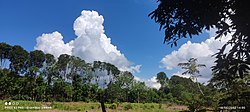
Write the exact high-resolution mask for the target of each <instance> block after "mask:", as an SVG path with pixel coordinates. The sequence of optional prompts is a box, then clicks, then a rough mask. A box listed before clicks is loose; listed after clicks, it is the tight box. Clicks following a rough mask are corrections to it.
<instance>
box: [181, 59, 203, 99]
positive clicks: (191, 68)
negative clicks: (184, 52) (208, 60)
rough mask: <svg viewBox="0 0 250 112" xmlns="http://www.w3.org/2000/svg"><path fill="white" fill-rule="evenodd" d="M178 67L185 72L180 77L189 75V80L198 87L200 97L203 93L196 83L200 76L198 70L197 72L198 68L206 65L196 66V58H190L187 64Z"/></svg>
mask: <svg viewBox="0 0 250 112" xmlns="http://www.w3.org/2000/svg"><path fill="white" fill-rule="evenodd" d="M178 66H180V67H181V68H182V69H185V70H186V71H185V72H183V73H182V75H186V74H188V75H190V78H191V79H192V80H193V81H196V83H197V85H198V88H199V90H200V92H201V94H202V95H204V94H203V92H202V90H201V88H200V85H199V83H198V81H197V78H198V77H199V76H201V75H199V73H200V72H199V70H198V67H205V66H206V65H204V64H197V59H196V58H190V59H189V60H188V62H187V63H179V64H178Z"/></svg>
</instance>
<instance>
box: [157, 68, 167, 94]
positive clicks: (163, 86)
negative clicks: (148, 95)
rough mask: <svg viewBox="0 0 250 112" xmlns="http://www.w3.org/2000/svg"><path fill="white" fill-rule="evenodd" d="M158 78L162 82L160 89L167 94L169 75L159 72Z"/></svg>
mask: <svg viewBox="0 0 250 112" xmlns="http://www.w3.org/2000/svg"><path fill="white" fill-rule="evenodd" d="M156 80H157V82H158V83H160V84H161V87H160V90H162V91H164V93H166V94H167V93H168V92H169V87H168V77H167V75H166V74H165V73H164V72H159V73H158V74H157V77H156Z"/></svg>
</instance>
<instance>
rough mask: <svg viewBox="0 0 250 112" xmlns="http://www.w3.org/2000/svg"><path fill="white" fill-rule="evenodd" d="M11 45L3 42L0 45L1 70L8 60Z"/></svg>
mask: <svg viewBox="0 0 250 112" xmlns="http://www.w3.org/2000/svg"><path fill="white" fill-rule="evenodd" d="M11 47H12V46H11V45H9V44H6V43H4V42H1V43H0V62H1V67H0V69H1V68H3V67H4V64H5V61H6V60H7V59H9V58H10V50H11Z"/></svg>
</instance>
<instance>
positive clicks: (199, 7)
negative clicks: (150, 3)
mask: <svg viewBox="0 0 250 112" xmlns="http://www.w3.org/2000/svg"><path fill="white" fill-rule="evenodd" d="M158 2H159V5H158V7H157V9H155V10H154V11H153V12H152V13H150V14H149V16H151V18H152V19H154V20H155V22H157V23H159V24H160V29H162V28H163V29H164V30H165V37H164V42H167V43H168V44H171V46H172V45H175V46H176V45H177V41H178V40H180V39H181V38H187V37H188V36H189V37H190V38H192V36H193V35H199V34H201V33H202V32H204V31H205V30H204V29H206V30H210V28H215V29H217V31H216V34H217V35H216V39H218V38H220V37H221V36H222V35H228V34H230V35H232V39H230V40H229V41H228V42H227V43H226V44H225V45H224V46H223V47H222V48H221V49H220V50H219V52H218V53H216V54H215V57H216V61H215V63H216V65H215V66H214V67H213V69H212V70H213V72H214V73H213V77H214V78H213V81H215V80H216V81H217V82H218V83H220V84H222V85H221V86H223V88H224V87H225V86H230V85H232V84H233V83H234V81H235V80H242V79H244V77H248V76H249V71H250V67H249V65H250V63H249V62H250V47H249V46H250V38H249V36H250V33H249V30H250V27H249V26H250V25H249V24H250V23H249V22H250V21H249V20H250V15H249V13H248V10H250V7H249V5H248V4H247V1H239V0H216V1H204V0H185V1H183V0H158ZM229 45H232V48H231V49H230V50H229V52H225V49H226V47H228V46H229Z"/></svg>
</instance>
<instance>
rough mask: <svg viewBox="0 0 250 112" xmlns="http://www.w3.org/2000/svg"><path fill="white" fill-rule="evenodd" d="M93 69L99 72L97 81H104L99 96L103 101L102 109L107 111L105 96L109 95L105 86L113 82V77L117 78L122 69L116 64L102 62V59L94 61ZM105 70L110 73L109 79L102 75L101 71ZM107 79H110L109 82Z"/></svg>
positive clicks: (101, 101) (104, 111)
mask: <svg viewBox="0 0 250 112" xmlns="http://www.w3.org/2000/svg"><path fill="white" fill-rule="evenodd" d="M93 71H96V72H97V73H99V74H96V76H97V77H96V78H97V80H96V83H97V84H98V83H99V82H100V81H101V82H102V85H101V87H102V89H101V91H100V92H99V95H98V97H99V102H100V103H101V107H102V111H103V112H106V108H105V105H104V103H105V99H106V98H105V96H107V95H106V94H107V92H105V91H104V90H103V89H104V87H106V86H108V85H109V84H110V83H113V78H117V76H118V75H119V73H120V71H119V69H118V68H117V67H116V66H114V65H112V64H110V63H106V62H101V61H94V63H93ZM103 72H104V73H105V72H107V74H106V75H108V80H106V79H103V78H102V77H100V76H101V73H103ZM101 78H102V79H101ZM107 81H109V82H107Z"/></svg>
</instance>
